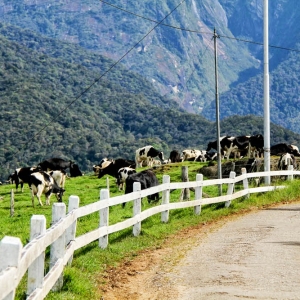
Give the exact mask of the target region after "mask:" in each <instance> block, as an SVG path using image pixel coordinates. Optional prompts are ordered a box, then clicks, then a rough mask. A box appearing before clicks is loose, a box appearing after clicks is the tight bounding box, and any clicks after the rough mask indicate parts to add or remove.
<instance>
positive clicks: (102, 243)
mask: <svg viewBox="0 0 300 300" xmlns="http://www.w3.org/2000/svg"><path fill="white" fill-rule="evenodd" d="M108 198H109V191H108V189H102V190H101V191H100V201H101V200H105V199H108ZM108 219H109V207H104V208H102V209H100V227H107V226H108ZM107 245H108V234H106V235H104V236H102V237H100V238H99V247H100V248H102V249H105V248H107Z"/></svg>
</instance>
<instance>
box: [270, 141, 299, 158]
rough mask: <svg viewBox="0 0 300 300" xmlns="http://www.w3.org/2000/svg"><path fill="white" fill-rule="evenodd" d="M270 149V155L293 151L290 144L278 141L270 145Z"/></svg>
mask: <svg viewBox="0 0 300 300" xmlns="http://www.w3.org/2000/svg"><path fill="white" fill-rule="evenodd" d="M270 151H271V155H278V156H280V155H282V154H285V153H290V154H292V153H293V148H292V147H291V145H288V144H286V143H279V144H276V145H273V146H271V148H270Z"/></svg>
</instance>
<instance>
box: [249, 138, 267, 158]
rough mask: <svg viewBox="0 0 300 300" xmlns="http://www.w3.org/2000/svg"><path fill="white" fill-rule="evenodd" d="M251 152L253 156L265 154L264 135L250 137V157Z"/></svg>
mask: <svg viewBox="0 0 300 300" xmlns="http://www.w3.org/2000/svg"><path fill="white" fill-rule="evenodd" d="M251 153H252V154H253V155H252V156H253V157H256V156H258V157H263V155H264V137H263V136H262V135H261V134H256V135H251V136H250V138H249V148H248V157H249V158H250V156H251Z"/></svg>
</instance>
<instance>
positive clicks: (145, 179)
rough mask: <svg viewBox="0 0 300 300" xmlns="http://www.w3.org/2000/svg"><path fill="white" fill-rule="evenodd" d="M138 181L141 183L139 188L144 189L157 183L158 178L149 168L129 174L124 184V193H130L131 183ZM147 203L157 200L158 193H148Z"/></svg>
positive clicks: (131, 189)
mask: <svg viewBox="0 0 300 300" xmlns="http://www.w3.org/2000/svg"><path fill="white" fill-rule="evenodd" d="M134 182H139V183H140V184H141V189H142V190H145V189H148V188H151V187H154V186H157V185H159V182H158V179H157V177H156V175H155V173H154V172H153V171H152V170H150V169H147V170H144V171H141V172H139V173H135V174H131V175H130V176H128V177H127V178H126V183H125V184H126V186H125V194H128V193H132V192H133V183H134ZM147 198H148V203H150V202H151V201H153V202H157V201H158V200H159V193H155V194H153V195H149V196H148V197H147ZM125 204H126V203H123V204H122V207H123V208H124V207H125Z"/></svg>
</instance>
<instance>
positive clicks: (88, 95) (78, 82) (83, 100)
mask: <svg viewBox="0 0 300 300" xmlns="http://www.w3.org/2000/svg"><path fill="white" fill-rule="evenodd" d="M1 31H2V33H3V32H7V33H6V34H7V35H10V39H11V40H12V39H13V37H15V38H16V39H19V38H21V37H22V38H23V40H22V46H20V44H18V43H15V42H12V41H10V40H8V39H6V38H4V37H3V36H1V35H0V40H1V43H0V51H1V52H0V53H1V55H0V64H1V65H2V68H1V70H0V82H1V88H0V96H1V104H2V106H1V108H2V109H1V111H0V120H1V124H2V131H1V133H0V174H1V175H0V179H1V181H5V180H6V179H7V177H8V175H9V174H10V173H11V172H13V170H14V169H15V168H18V167H24V166H33V165H36V164H38V163H39V162H40V161H42V160H44V159H46V158H50V157H61V158H64V159H68V160H69V159H72V160H74V161H76V162H77V163H78V164H79V167H80V168H81V170H82V171H84V172H89V171H91V170H92V165H93V164H97V163H98V162H99V161H100V160H101V159H102V158H103V157H106V156H108V157H111V158H118V157H124V158H129V159H134V153H135V150H136V149H137V148H139V147H143V146H145V145H148V144H152V145H153V146H154V147H156V148H158V149H160V150H163V151H164V153H165V156H166V158H168V154H169V152H170V151H171V150H173V149H178V150H179V151H181V150H183V149H186V148H197V149H206V145H207V143H208V142H209V141H212V140H215V139H216V126H215V124H214V123H213V122H209V121H208V120H206V119H204V118H203V117H201V116H199V115H195V114H191V113H187V112H183V111H182V110H181V109H180V108H179V106H178V105H176V103H175V102H173V101H171V100H170V99H168V98H163V97H161V96H160V95H159V94H158V93H157V92H156V91H155V89H154V88H153V86H152V85H151V84H150V83H149V82H147V81H146V80H145V79H144V78H141V77H140V76H139V75H137V74H135V73H133V72H130V71H128V70H126V69H125V68H124V67H122V66H121V65H118V66H117V67H115V68H113V69H111V71H110V72H109V73H108V74H107V75H108V76H107V77H106V76H105V77H101V76H102V75H101V74H103V72H105V70H108V69H109V68H110V67H111V66H112V65H113V64H114V62H113V61H111V60H109V59H107V58H104V57H103V56H99V55H96V54H91V53H87V52H86V51H84V50H83V49H81V48H80V47H76V46H72V45H70V44H67V43H61V42H58V41H54V40H51V39H44V38H42V37H41V36H38V35H34V34H33V33H30V32H28V31H24V30H23V31H22V30H20V29H18V30H17V29H16V28H13V27H9V26H4V25H3V26H2V27H1V28H0V32H1ZM29 40H31V44H32V45H31V44H30V43H29ZM32 41H36V43H33V42H32ZM30 45H31V46H30ZM44 49H47V51H46V50H45V51H44ZM55 49H59V50H55ZM58 52H59V54H58ZM55 56H56V57H55ZM80 59H82V60H81V61H80ZM95 79H99V80H98V81H95ZM271 129H272V135H271V142H272V143H279V142H287V143H295V144H298V143H299V142H300V135H298V134H295V133H293V132H291V131H289V130H286V129H284V128H282V127H279V126H276V125H272V126H271ZM257 133H263V120H262V119H261V118H258V117H254V116H247V118H245V117H238V116H236V117H232V118H228V119H226V120H224V121H222V123H221V134H222V135H244V134H257Z"/></svg>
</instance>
